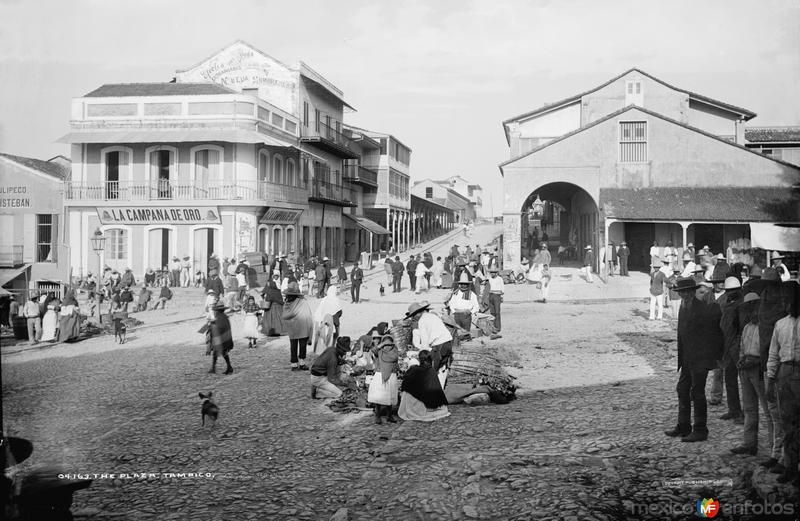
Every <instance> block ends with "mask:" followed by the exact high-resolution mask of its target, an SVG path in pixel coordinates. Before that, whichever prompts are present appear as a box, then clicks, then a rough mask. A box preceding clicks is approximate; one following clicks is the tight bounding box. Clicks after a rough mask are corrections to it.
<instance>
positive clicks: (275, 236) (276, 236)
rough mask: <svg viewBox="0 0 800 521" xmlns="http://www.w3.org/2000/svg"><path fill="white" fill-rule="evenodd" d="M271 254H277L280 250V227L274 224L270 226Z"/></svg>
mask: <svg viewBox="0 0 800 521" xmlns="http://www.w3.org/2000/svg"><path fill="white" fill-rule="evenodd" d="M271 247H272V254H273V255H277V254H279V253H280V251H281V228H280V226H275V227H274V228H272V244H271Z"/></svg>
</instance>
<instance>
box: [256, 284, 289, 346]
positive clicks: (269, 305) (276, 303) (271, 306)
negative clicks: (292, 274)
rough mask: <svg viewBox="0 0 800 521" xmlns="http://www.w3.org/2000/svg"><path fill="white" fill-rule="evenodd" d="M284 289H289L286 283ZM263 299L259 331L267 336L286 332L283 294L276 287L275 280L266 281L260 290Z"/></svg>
mask: <svg viewBox="0 0 800 521" xmlns="http://www.w3.org/2000/svg"><path fill="white" fill-rule="evenodd" d="M286 289H289V286H288V284H287V286H286ZM261 298H263V299H264V310H265V311H264V315H263V316H262V317H261V331H262V332H263V333H264V334H265V335H267V336H280V335H285V334H286V324H284V323H283V295H282V294H281V290H280V289H278V283H277V282H276V281H275V280H270V281H267V285H266V286H264V290H263V291H262V292H261Z"/></svg>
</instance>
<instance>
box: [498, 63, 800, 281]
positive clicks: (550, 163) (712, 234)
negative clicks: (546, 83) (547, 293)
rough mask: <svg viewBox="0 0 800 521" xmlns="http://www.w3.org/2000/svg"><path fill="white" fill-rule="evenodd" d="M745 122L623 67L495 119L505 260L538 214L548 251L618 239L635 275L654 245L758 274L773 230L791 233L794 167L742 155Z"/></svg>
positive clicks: (799, 208)
mask: <svg viewBox="0 0 800 521" xmlns="http://www.w3.org/2000/svg"><path fill="white" fill-rule="evenodd" d="M755 116H756V114H755V113H754V112H751V111H749V110H747V109H744V108H740V107H736V106H734V105H731V104H729V103H725V102H722V101H718V100H715V99H712V98H710V97H708V96H705V95H701V94H698V93H695V92H691V91H688V90H685V89H682V88H679V87H675V86H673V85H670V84H668V83H666V82H664V81H662V80H660V79H658V78H656V77H654V76H651V75H649V74H647V73H645V72H643V71H641V70H639V69H630V70H628V71H626V72H624V73H623V74H620V75H619V76H616V77H614V78H612V79H611V80H609V81H607V82H605V83H603V84H602V85H599V86H597V87H594V88H592V89H590V90H588V91H586V92H583V93H580V94H576V95H573V96H569V97H567V98H565V99H563V100H561V101H558V102H556V103H551V104H548V105H545V106H543V107H540V108H538V109H535V110H533V111H530V112H527V113H525V114H520V115H518V116H515V117H513V118H510V119H508V120H506V121H504V122H503V130H504V132H505V135H506V139H507V140H508V144H509V152H510V159H508V160H507V161H505V162H503V163H501V164H500V171H501V173H502V174H503V176H504V181H505V182H504V207H503V228H504V260H505V261H506V262H510V263H516V262H519V260H520V257H521V256H522V255H527V254H529V253H530V251H529V247H530V241H528V240H527V238H528V237H529V236H530V226H531V225H532V223H536V222H540V223H541V224H542V225H543V226H545V225H546V224H547V222H546V221H548V219H547V218H546V217H545V216H544V214H543V213H542V212H547V211H548V208H549V209H550V211H551V212H552V213H551V218H550V220H552V221H556V220H557V221H558V223H559V230H558V233H550V230H549V229H548V230H547V231H548V234H549V237H550V244H551V245H555V244H558V243H562V244H570V245H572V246H574V247H576V248H577V249H578V251H582V250H583V248H584V247H585V246H587V245H592V246H593V247H594V249H595V251H598V250H600V249H602V247H604V246H605V245H607V244H608V242H609V241H613V242H614V243H616V244H619V242H620V241H622V240H625V241H627V243H628V246H629V247H630V249H631V257H630V265H631V266H632V267H634V268H639V269H644V270H647V269H649V264H650V256H649V249H650V247H651V245H652V244H653V242H654V241H657V242H658V244H659V246H661V247H663V246H664V245H665V244H666V243H667V242H670V241H671V242H672V243H673V244H674V245H675V246H676V247H677V248H679V249H681V248H683V247H684V246H685V245H687V243H689V242H693V243H694V245H695V246H696V247H697V248H701V247H702V246H706V245H707V246H709V247H710V248H711V249H712V250H713V251H714V252H722V253H723V254H724V255H726V256H727V257H728V258H729V260H730V261H732V262H736V261H742V262H748V263H749V262H754V261H756V262H758V263H759V264H761V265H762V266H763V265H764V264H765V262H766V259H765V258H764V257H765V252H764V251H763V249H762V248H770V249H773V248H774V249H781V247H780V246H781V244H780V243H776V242H774V241H773V239H774V237H776V236H778V235H779V234H778V233H776V230H777V229H776V228H775V226H776V225H789V226H795V227H797V226H798V225H800V201H798V200H797V199H796V197H795V196H794V195H793V190H792V186H793V185H794V184H796V183H797V182H798V179H799V176H800V168H799V167H798V166H797V165H794V164H791V163H789V162H787V161H786V160H784V159H778V158H776V157H774V156H772V157H770V155H765V154H760V153H757V152H756V151H755V150H753V149H751V148H747V147H746V146H745V145H746V144H747V143H746V141H745V136H746V133H745V125H744V124H745V122H747V121H749V120H751V119H753V118H754V117H755ZM730 136H732V138H731V137H730ZM751 137H752V138H753V139H754V138H755V136H754V135H753V134H751ZM753 144H754V143H751V145H753ZM773 150H774V149H773ZM537 199H538V200H539V201H541V202H542V203H544V206H543V207H542V206H539V205H537V209H538V210H539V212H540V213H539V214H536V215H532V214H534V213H535V212H534V211H533V210H534V208H533V207H534V203H535V202H536V201H537ZM779 228H780V230H786V228H785V227H783V226H781V227H779ZM780 230H778V231H780ZM768 244H769V245H771V246H769V245H768ZM603 251H605V250H603ZM598 257H599V256H598Z"/></svg>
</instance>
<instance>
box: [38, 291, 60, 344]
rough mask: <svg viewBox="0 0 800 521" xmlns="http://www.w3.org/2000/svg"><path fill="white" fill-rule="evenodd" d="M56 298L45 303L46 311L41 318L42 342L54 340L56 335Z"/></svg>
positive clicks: (57, 305)
mask: <svg viewBox="0 0 800 521" xmlns="http://www.w3.org/2000/svg"><path fill="white" fill-rule="evenodd" d="M58 308H59V301H58V299H55V300H51V301H50V303H49V304H47V311H46V312H45V314H44V318H43V319H42V338H41V339H40V340H41V341H42V342H55V341H56V338H57V336H58Z"/></svg>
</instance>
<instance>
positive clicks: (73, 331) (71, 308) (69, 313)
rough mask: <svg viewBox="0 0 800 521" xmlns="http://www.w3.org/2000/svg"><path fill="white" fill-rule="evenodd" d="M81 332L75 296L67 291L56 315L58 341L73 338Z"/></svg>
mask: <svg viewBox="0 0 800 521" xmlns="http://www.w3.org/2000/svg"><path fill="white" fill-rule="evenodd" d="M80 334H81V324H80V313H79V311H78V303H77V302H76V301H75V296H74V295H73V294H72V293H68V294H67V296H66V298H64V303H63V304H62V306H61V312H60V313H59V317H58V341H59V342H68V341H70V340H75V339H77V338H78V336H79V335H80Z"/></svg>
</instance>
